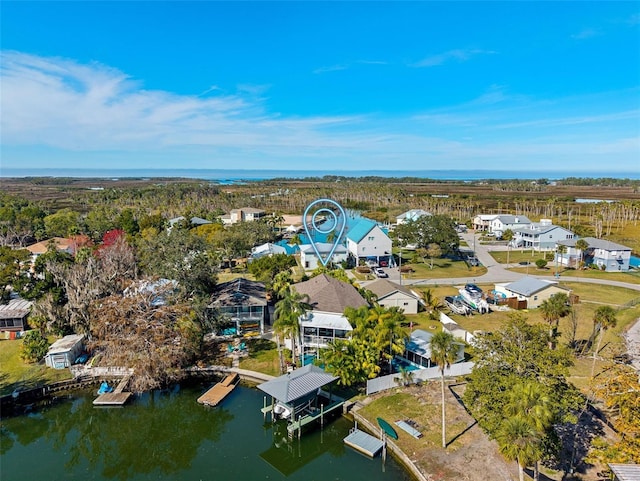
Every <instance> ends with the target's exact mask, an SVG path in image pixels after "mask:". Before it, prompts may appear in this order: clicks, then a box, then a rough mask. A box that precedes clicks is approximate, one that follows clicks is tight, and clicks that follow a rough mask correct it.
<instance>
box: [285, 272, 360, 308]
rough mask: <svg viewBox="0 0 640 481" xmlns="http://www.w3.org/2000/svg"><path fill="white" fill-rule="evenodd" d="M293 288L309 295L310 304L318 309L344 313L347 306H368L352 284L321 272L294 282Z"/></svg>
mask: <svg viewBox="0 0 640 481" xmlns="http://www.w3.org/2000/svg"><path fill="white" fill-rule="evenodd" d="M292 287H293V289H294V290H295V291H296V292H298V293H300V294H302V295H307V296H309V304H311V306H313V308H314V309H315V310H317V311H324V312H337V313H339V314H342V313H343V312H344V309H345V308H346V307H354V308H358V307H361V306H367V305H368V304H367V301H365V300H364V298H363V297H362V296H361V295H360V293H359V292H358V290H357V289H356V288H355V287H353V286H352V285H351V284H348V283H346V282H342V281H339V280H338V279H336V278H334V277H331V276H328V275H326V274H320V275H319V276H316V277H312V278H311V279H309V280H308V281H305V282H300V283H298V284H294V285H293V286H292Z"/></svg>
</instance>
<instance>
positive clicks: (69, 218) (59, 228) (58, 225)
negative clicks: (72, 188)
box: [44, 209, 83, 237]
mask: <svg viewBox="0 0 640 481" xmlns="http://www.w3.org/2000/svg"><path fill="white" fill-rule="evenodd" d="M44 229H45V233H46V235H47V236H48V237H67V236H70V235H73V234H78V233H79V232H82V230H83V228H82V222H81V219H80V214H79V213H78V212H76V211H74V210H71V209H61V210H59V211H58V212H56V213H55V214H51V215H48V216H46V217H45V218H44Z"/></svg>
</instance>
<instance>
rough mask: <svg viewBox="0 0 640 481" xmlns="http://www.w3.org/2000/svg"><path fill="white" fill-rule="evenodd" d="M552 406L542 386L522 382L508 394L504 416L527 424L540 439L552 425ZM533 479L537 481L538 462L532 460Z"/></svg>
mask: <svg viewBox="0 0 640 481" xmlns="http://www.w3.org/2000/svg"><path fill="white" fill-rule="evenodd" d="M552 408H553V406H552V403H551V399H550V398H549V396H547V394H546V393H545V391H544V387H543V386H542V384H539V383H537V382H534V381H524V382H521V383H517V384H515V385H514V386H513V387H512V389H511V391H510V392H509V398H508V400H507V404H506V405H505V414H506V415H507V416H510V417H520V418H522V419H524V420H525V421H526V422H528V423H529V424H530V425H531V426H532V427H533V428H534V429H535V430H536V431H537V432H538V433H539V435H540V437H541V438H542V437H543V436H544V435H545V433H546V432H547V430H548V429H549V428H550V427H551V425H552V424H553V417H554V414H553V409H552ZM534 465H535V466H534V467H535V474H534V479H535V480H536V481H538V479H539V470H538V460H537V459H536V460H534Z"/></svg>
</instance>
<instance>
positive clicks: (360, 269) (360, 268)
mask: <svg viewBox="0 0 640 481" xmlns="http://www.w3.org/2000/svg"><path fill="white" fill-rule="evenodd" d="M356 272H359V273H360V274H369V273H370V272H371V269H369V268H368V267H367V266H358V267H356Z"/></svg>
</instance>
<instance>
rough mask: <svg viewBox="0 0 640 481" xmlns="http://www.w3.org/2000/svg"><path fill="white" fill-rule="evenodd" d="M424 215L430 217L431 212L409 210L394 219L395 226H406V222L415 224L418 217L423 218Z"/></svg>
mask: <svg viewBox="0 0 640 481" xmlns="http://www.w3.org/2000/svg"><path fill="white" fill-rule="evenodd" d="M425 215H431V212H427V211H426V210H422V209H411V210H408V211H407V212H404V213H402V214H400V215H399V216H398V217H396V224H397V225H400V224H406V223H407V222H415V221H416V220H418V219H419V218H420V217H423V216H425Z"/></svg>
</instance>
